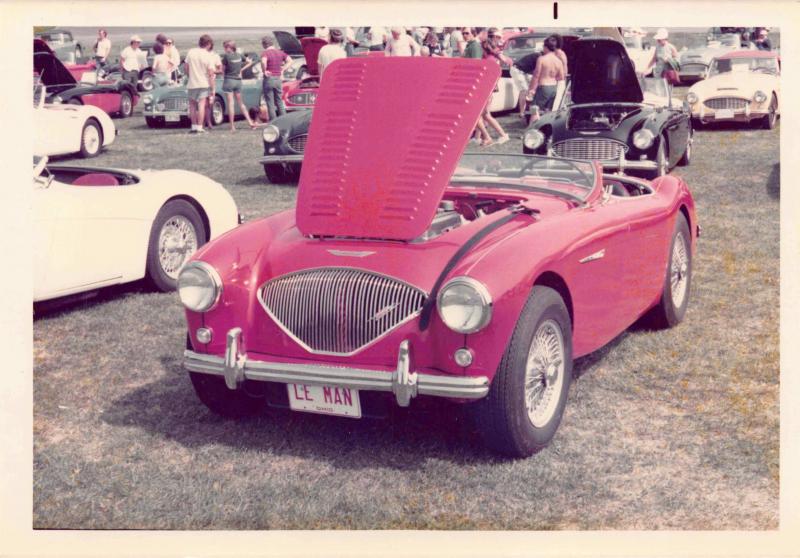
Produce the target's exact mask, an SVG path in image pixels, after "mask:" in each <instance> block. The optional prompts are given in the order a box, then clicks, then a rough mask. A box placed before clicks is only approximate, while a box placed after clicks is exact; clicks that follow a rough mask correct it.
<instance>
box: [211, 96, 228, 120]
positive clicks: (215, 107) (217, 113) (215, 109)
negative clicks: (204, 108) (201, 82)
mask: <svg viewBox="0 0 800 558" xmlns="http://www.w3.org/2000/svg"><path fill="white" fill-rule="evenodd" d="M225 116H226V113H225V103H224V101H223V100H222V98H221V97H220V96H219V95H216V96H215V97H214V101H213V102H212V103H211V123H212V124H213V125H214V126H221V125H222V124H223V123H224V122H225Z"/></svg>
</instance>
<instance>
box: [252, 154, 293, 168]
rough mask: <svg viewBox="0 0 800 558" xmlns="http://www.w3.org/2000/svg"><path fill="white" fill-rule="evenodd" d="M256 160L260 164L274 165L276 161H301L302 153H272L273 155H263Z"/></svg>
mask: <svg viewBox="0 0 800 558" xmlns="http://www.w3.org/2000/svg"><path fill="white" fill-rule="evenodd" d="M258 162H259V163H260V164H262V165H274V164H276V163H302V162H303V154H302V153H295V154H293V155H281V154H278V153H276V154H274V155H264V156H263V157H261V159H259V160H258Z"/></svg>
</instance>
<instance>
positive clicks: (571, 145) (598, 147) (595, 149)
mask: <svg viewBox="0 0 800 558" xmlns="http://www.w3.org/2000/svg"><path fill="white" fill-rule="evenodd" d="M553 150H554V151H555V153H556V155H558V156H559V157H567V158H569V159H593V160H594V159H596V160H599V161H608V160H611V159H618V158H619V156H620V154H621V153H625V151H626V150H627V147H626V146H625V144H623V143H620V142H618V141H614V140H609V139H601V138H597V139H584V138H579V139H570V140H566V141H562V142H559V143H557V144H555V145H554V146H553Z"/></svg>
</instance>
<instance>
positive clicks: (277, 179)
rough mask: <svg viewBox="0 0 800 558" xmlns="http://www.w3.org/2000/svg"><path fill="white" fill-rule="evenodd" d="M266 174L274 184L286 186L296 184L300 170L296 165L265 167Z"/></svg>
mask: <svg viewBox="0 0 800 558" xmlns="http://www.w3.org/2000/svg"><path fill="white" fill-rule="evenodd" d="M264 174H266V175H267V180H269V181H270V182H271V183H272V184H286V183H291V182H296V181H297V178H298V176H299V174H300V173H299V169H298V168H297V166H295V165H288V166H287V167H286V168H284V167H283V165H280V164H277V165H264Z"/></svg>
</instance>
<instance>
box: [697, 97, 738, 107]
mask: <svg viewBox="0 0 800 558" xmlns="http://www.w3.org/2000/svg"><path fill="white" fill-rule="evenodd" d="M703 104H704V105H706V106H707V107H708V108H710V109H714V110H719V109H733V110H741V109H743V108H744V107H746V106H747V99H740V98H739V97H717V98H716V99H708V100H707V101H705V103H703Z"/></svg>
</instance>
